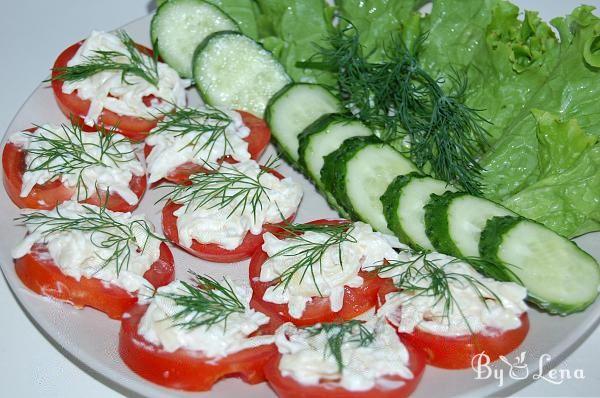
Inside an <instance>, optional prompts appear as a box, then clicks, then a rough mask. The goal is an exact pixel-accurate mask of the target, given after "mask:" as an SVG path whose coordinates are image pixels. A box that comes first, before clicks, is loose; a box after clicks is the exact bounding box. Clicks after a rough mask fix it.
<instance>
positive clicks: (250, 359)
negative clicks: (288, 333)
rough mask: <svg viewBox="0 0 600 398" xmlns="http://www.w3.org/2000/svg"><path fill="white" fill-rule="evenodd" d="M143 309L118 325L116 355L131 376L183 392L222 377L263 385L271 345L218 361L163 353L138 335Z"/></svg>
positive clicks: (202, 388)
mask: <svg viewBox="0 0 600 398" xmlns="http://www.w3.org/2000/svg"><path fill="white" fill-rule="evenodd" d="M146 309H147V306H141V305H137V306H135V307H134V308H133V309H132V310H131V311H130V312H129V315H130V316H129V317H127V318H123V319H122V321H121V331H120V333H119V354H120V355H121V358H122V359H123V362H125V364H126V365H127V366H128V367H129V368H130V369H131V370H133V371H134V372H135V373H137V374H138V375H140V376H141V377H143V378H144V379H146V380H149V381H151V382H153V383H156V384H159V385H162V386H165V387H170V388H176V389H180V390H187V391H207V390H210V389H211V387H212V386H213V385H214V384H215V383H216V382H218V381H219V380H221V379H223V378H226V377H240V378H241V379H242V380H244V381H245V382H246V383H248V384H257V383H261V382H263V381H265V374H264V366H265V364H266V363H267V362H268V361H269V360H270V359H271V358H272V357H273V356H274V355H276V354H277V348H276V347H275V345H274V344H269V345H262V346H258V347H253V348H247V349H245V350H242V351H239V352H236V353H233V354H231V355H228V356H226V357H223V358H220V359H214V358H210V357H207V356H205V355H204V354H202V353H201V352H197V351H190V350H186V349H179V350H177V351H175V352H167V351H164V350H163V349H161V347H159V346H156V345H154V344H152V343H150V342H148V341H147V340H146V339H144V337H143V336H140V335H139V334H138V326H139V323H140V319H141V318H142V316H143V315H144V313H145V312H146Z"/></svg>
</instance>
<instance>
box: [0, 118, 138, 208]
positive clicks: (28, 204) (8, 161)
mask: <svg viewBox="0 0 600 398" xmlns="http://www.w3.org/2000/svg"><path fill="white" fill-rule="evenodd" d="M27 131H35V129H28V130H27ZM26 155H27V152H26V151H24V150H23V149H22V148H19V147H18V146H17V145H14V144H12V143H10V142H7V143H6V145H5V146H4V150H3V151H2V168H3V169H4V173H3V181H4V187H5V188H6V193H7V194H8V196H9V197H10V199H11V200H12V201H13V203H14V204H15V205H17V206H18V207H20V208H26V209H42V210H51V209H54V208H55V207H56V206H57V205H58V204H60V203H62V202H65V201H67V200H69V199H71V197H72V196H73V193H74V190H73V189H72V188H69V187H66V186H64V185H63V184H62V182H60V181H58V180H56V181H49V182H47V183H45V184H42V185H39V184H38V185H35V186H34V187H33V189H32V190H31V192H29V194H28V195H27V196H26V197H24V198H23V197H21V187H22V186H23V174H24V173H25V156H26ZM129 187H130V188H131V190H132V191H133V192H134V193H135V194H136V196H137V197H138V198H140V199H141V198H142V196H143V195H144V192H146V176H133V177H132V179H131V181H129ZM81 203H88V204H92V205H96V206H100V205H101V204H102V205H106V208H107V209H108V210H112V211H118V212H129V211H132V210H134V209H135V208H137V207H138V204H139V201H138V203H136V204H135V205H130V204H129V203H127V202H126V201H125V200H124V199H123V198H122V197H121V195H119V194H118V193H111V194H109V195H108V199H107V198H106V193H104V192H103V193H100V195H98V194H95V195H93V196H91V197H90V198H88V199H86V200H84V201H81Z"/></svg>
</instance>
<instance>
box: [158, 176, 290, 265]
mask: <svg viewBox="0 0 600 398" xmlns="http://www.w3.org/2000/svg"><path fill="white" fill-rule="evenodd" d="M261 167H262V166H261ZM268 171H269V173H271V174H273V175H274V176H275V177H277V178H279V179H280V180H281V179H283V178H284V177H283V175H281V174H280V173H279V172H277V170H274V169H269V170H268ZM182 206H183V205H180V204H177V203H175V202H172V201H170V200H169V201H168V202H167V203H166V204H165V207H164V208H163V211H162V227H163V233H164V235H165V237H166V238H167V239H169V240H170V241H171V242H172V243H174V244H176V245H177V246H179V247H181V248H182V249H183V250H185V251H186V252H188V253H190V254H191V255H192V256H195V257H198V258H200V259H202V260H206V261H210V262H213V263H235V262H238V261H242V260H247V259H249V258H250V257H252V255H253V254H254V253H255V252H256V251H257V250H258V248H260V247H261V246H262V244H263V234H264V233H265V232H274V231H277V230H279V227H278V225H280V224H265V225H263V230H262V231H261V233H260V234H258V235H253V234H251V233H250V232H248V233H247V234H246V236H245V237H244V239H243V241H242V244H241V245H239V246H238V247H236V248H235V249H233V250H227V249H224V248H222V247H221V246H219V245H218V244H215V243H200V242H198V241H196V240H194V241H193V242H192V247H191V248H190V247H185V246H183V245H181V244H180V243H179V231H178V230H177V217H176V216H175V215H174V214H173V213H175V211H177V209H179V208H180V207H182ZM295 216H296V214H292V215H291V216H290V217H288V218H287V220H286V222H292V220H293V219H294V217H295Z"/></svg>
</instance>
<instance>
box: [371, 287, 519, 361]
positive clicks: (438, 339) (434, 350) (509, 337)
mask: <svg viewBox="0 0 600 398" xmlns="http://www.w3.org/2000/svg"><path fill="white" fill-rule="evenodd" d="M393 291H397V289H396V288H395V287H394V286H393V285H392V284H391V283H388V284H386V285H385V286H384V287H383V288H382V289H381V290H380V292H379V302H380V303H381V304H383V303H385V296H386V295H387V294H388V293H391V292H393ZM398 311H402V308H398ZM520 319H521V326H519V327H518V328H516V329H511V330H506V331H499V330H496V329H491V328H490V329H488V330H486V331H485V332H480V333H475V334H470V335H464V336H456V337H453V336H442V335H438V334H434V333H428V332H426V331H423V330H421V329H419V328H418V327H417V328H415V330H414V331H413V332H412V333H398V335H399V336H400V339H401V340H402V341H403V342H404V343H405V344H408V345H412V346H413V347H415V348H417V349H420V350H421V351H423V353H424V354H425V358H426V361H427V363H428V364H429V365H432V366H436V367H438V368H444V369H467V368H470V367H471V363H472V360H473V357H474V356H475V355H477V354H480V353H482V352H485V354H486V355H488V357H489V358H490V361H495V360H497V359H498V358H499V357H500V356H501V355H507V354H509V353H510V352H512V351H513V350H515V349H516V348H517V347H518V346H520V345H521V343H522V342H523V340H525V337H526V336H527V332H529V317H528V316H527V313H526V312H524V313H523V314H521V317H520Z"/></svg>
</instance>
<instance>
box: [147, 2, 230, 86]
mask: <svg viewBox="0 0 600 398" xmlns="http://www.w3.org/2000/svg"><path fill="white" fill-rule="evenodd" d="M223 30H235V31H237V30H239V28H238V25H237V23H236V22H235V21H234V20H233V19H231V18H230V17H229V16H228V15H227V14H226V13H225V12H224V11H222V10H221V9H220V8H219V7H217V6H215V5H213V4H210V3H207V2H206V1H203V0H170V1H168V2H166V3H164V4H162V5H161V6H160V7H159V8H158V10H157V11H156V13H155V14H154V16H153V17H152V23H151V24H150V36H151V38H152V43H155V50H157V51H158V53H159V54H160V56H161V57H162V59H163V60H164V61H165V62H166V63H167V64H169V65H170V66H171V67H172V68H173V69H175V70H176V71H177V72H178V73H179V74H180V75H181V76H183V77H192V57H193V56H194V51H195V50H196V47H198V45H199V44H200V43H202V41H203V40H204V39H206V37H208V36H209V35H210V34H212V33H214V32H219V31H223Z"/></svg>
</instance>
